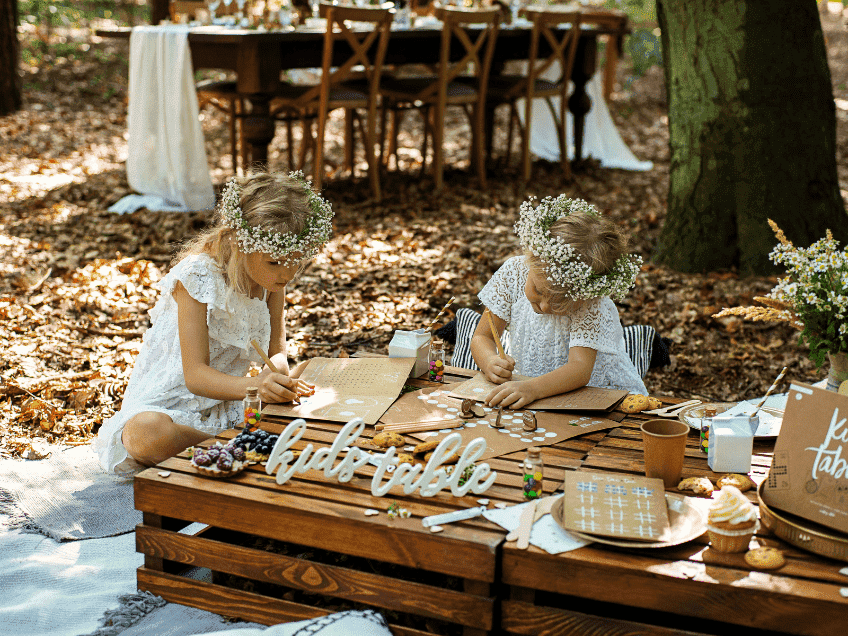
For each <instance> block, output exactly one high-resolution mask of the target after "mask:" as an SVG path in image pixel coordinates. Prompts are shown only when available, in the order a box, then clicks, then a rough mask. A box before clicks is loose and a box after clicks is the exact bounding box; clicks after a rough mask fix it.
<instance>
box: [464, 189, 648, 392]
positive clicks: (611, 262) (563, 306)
mask: <svg viewBox="0 0 848 636" xmlns="http://www.w3.org/2000/svg"><path fill="white" fill-rule="evenodd" d="M534 202H535V200H534V199H533V198H531V199H530V200H528V201H525V202H524V203H523V204H522V205H521V210H520V218H519V220H518V222H517V223H516V224H515V231H516V233H517V234H518V237H519V240H520V242H521V246H522V248H523V250H524V255H522V256H515V257H513V258H510V259H509V260H507V261H506V262H505V263H504V264H503V265H502V266H501V267H500V268H499V269H498V271H497V272H495V274H494V276H493V277H492V279H491V280H490V281H489V282H488V283H486V285H485V287H483V289H482V291H481V292H480V294H479V298H480V300H481V301H482V302H483V304H484V305H486V307H487V311H489V312H490V313H491V315H492V318H493V321H494V324H495V327H496V329H497V331H498V334H500V333H502V332H503V330H504V329H505V328H506V327H507V326H508V328H509V333H510V338H511V350H512V353H513V357H510V356H507V357H506V358H502V357H501V356H500V355H498V350H497V347H496V344H495V341H494V338H493V336H492V331H491V328H490V327H489V324H488V322H489V321H488V318H487V317H485V316H484V318H483V319H482V320H481V321H480V323H479V324H478V325H477V329H476V331H475V332H474V336H473V337H472V339H471V353H472V355H473V357H474V361H475V362H476V363H477V366H479V367H480V369H481V371H482V372H483V373H484V374H485V375H486V377H487V378H488V379H489V380H490V381H492V382H494V383H495V384H498V385H499V386H498V387H497V388H495V389H494V390H493V391H492V392H491V393H489V395H488V396H487V397H486V402H487V403H488V404H489V405H492V406H508V407H510V408H514V409H519V408H522V407H523V406H525V405H527V404H529V403H531V402H534V401H536V400H539V399H541V398H544V397H548V396H551V395H557V394H560V393H565V392H567V391H573V390H574V389H578V388H580V387H583V386H595V387H602V388H614V389H625V390H627V391H630V392H632V393H642V394H647V390H646V389H645V384H644V383H643V382H642V378H641V377H640V375H639V373H638V371H637V370H636V367H635V366H634V365H633V362H632V361H631V359H630V357H629V356H628V355H627V352H626V350H625V347H624V334H623V331H622V327H621V321H620V320H619V317H618V310H617V309H616V307H615V304H614V303H613V301H612V300H611V298H610V297H613V298H617V299H621V298H623V297H624V296H625V294H626V293H627V292H628V291H629V290H630V288H631V287H632V286H633V284H634V281H635V279H636V275H637V274H638V272H639V270H640V267H641V263H642V259H641V257H639V256H636V255H627V254H625V253H624V251H625V249H626V241H625V239H624V237H623V236H622V235H621V234H620V233H619V232H618V230H617V228H616V227H615V226H614V225H613V224H612V223H611V222H609V221H608V220H606V219H604V218H602V217H601V215H600V213H599V212H598V210H597V209H596V208H595V207H593V206H592V205H590V204H588V203H586V202H585V201H583V200H581V199H568V198H566V197H565V195H560V196H559V197H557V198H553V197H548V198H545V199H543V200H542V201H541V203H539V204H538V205H534ZM513 373H516V374H519V375H525V376H530V379H528V380H523V381H517V380H512V375H513Z"/></svg>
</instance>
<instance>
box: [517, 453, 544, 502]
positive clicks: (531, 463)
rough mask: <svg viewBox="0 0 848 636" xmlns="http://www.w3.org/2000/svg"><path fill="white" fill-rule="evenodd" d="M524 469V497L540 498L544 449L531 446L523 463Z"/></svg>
mask: <svg viewBox="0 0 848 636" xmlns="http://www.w3.org/2000/svg"><path fill="white" fill-rule="evenodd" d="M522 469H523V471H524V498H525V499H538V498H539V497H541V496H542V482H543V478H542V472H543V471H542V469H543V466H542V449H541V448H539V447H538V446H531V447H530V448H528V449H527V456H526V457H525V458H524V464H522Z"/></svg>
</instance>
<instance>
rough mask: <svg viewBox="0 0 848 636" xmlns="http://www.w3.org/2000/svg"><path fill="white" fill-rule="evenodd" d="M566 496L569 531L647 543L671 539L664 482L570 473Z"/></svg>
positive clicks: (568, 474) (568, 472) (564, 513)
mask: <svg viewBox="0 0 848 636" xmlns="http://www.w3.org/2000/svg"><path fill="white" fill-rule="evenodd" d="M563 492H564V493H565V494H564V497H563V506H564V507H563V526H564V527H565V528H566V530H576V531H577V532H584V533H588V534H596V535H600V536H602V537H617V538H626V539H641V540H645V541H665V540H667V539H668V537H669V536H670V526H669V523H668V508H667V507H666V502H665V488H664V486H663V482H662V479H656V478H649V477H642V476H639V475H618V474H612V473H596V472H589V471H583V470H577V471H566V473H565V486H564V488H563Z"/></svg>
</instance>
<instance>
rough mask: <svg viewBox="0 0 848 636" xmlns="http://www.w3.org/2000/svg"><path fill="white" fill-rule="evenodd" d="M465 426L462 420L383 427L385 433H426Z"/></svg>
mask: <svg viewBox="0 0 848 636" xmlns="http://www.w3.org/2000/svg"><path fill="white" fill-rule="evenodd" d="M464 424H465V422H464V421H462V420H453V421H452V420H444V421H442V422H426V423H424V424H406V425H400V424H386V425H384V426H383V428H382V431H383V432H384V433H425V432H427V431H438V430H440V429H443V428H459V427H460V426H463V425H464Z"/></svg>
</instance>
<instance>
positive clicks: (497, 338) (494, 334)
mask: <svg viewBox="0 0 848 636" xmlns="http://www.w3.org/2000/svg"><path fill="white" fill-rule="evenodd" d="M486 316H487V317H488V318H489V327H491V328H492V338H494V339H495V344H496V345H497V346H498V354H499V355H500V356H501V358H503V359H504V360H506V352H505V351H504V348H503V345H502V344H501V339H500V336H498V330H497V329H495V321H494V320H492V312H491V311H489V310H488V309H487V310H486Z"/></svg>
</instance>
